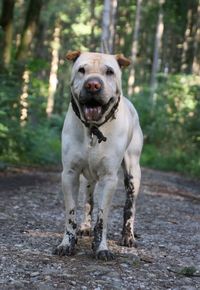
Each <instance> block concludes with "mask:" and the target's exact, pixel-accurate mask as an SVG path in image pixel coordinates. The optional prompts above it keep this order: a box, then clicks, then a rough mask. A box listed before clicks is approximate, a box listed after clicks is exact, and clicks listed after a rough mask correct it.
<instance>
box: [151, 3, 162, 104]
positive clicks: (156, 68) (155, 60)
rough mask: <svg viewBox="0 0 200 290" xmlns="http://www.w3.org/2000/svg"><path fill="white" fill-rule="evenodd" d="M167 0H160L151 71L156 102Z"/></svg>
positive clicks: (153, 96)
mask: <svg viewBox="0 0 200 290" xmlns="http://www.w3.org/2000/svg"><path fill="white" fill-rule="evenodd" d="M164 2H165V0H159V11H158V22H157V28H156V36H155V43H154V54H153V64H152V71H151V83H150V89H151V99H152V102H153V103H155V102H156V97H155V91H156V88H157V73H158V71H159V55H160V51H161V46H162V36H163V32H164V22H163V4H164Z"/></svg>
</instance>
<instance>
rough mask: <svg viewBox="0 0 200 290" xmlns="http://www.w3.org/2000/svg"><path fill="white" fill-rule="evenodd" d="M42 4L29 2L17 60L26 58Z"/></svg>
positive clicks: (33, 0)
mask: <svg viewBox="0 0 200 290" xmlns="http://www.w3.org/2000/svg"><path fill="white" fill-rule="evenodd" d="M42 4H43V0H29V5H28V9H27V13H26V19H25V23H24V29H23V32H22V36H21V42H20V45H19V48H18V51H17V55H16V58H17V60H25V59H26V58H27V56H28V51H29V46H30V44H31V42H32V40H33V37H34V35H35V32H36V29H37V26H38V22H39V16H40V11H41V8H42Z"/></svg>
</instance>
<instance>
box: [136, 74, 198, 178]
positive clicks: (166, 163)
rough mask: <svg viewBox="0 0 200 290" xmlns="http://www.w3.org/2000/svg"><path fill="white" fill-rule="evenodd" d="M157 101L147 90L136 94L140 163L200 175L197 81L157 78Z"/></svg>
mask: <svg viewBox="0 0 200 290" xmlns="http://www.w3.org/2000/svg"><path fill="white" fill-rule="evenodd" d="M156 94H157V102H156V104H155V105H152V104H151V102H150V99H149V91H148V90H147V89H146V90H145V89H144V90H143V91H142V92H141V93H139V94H138V95H136V97H135V99H134V103H135V106H136V108H137V109H138V111H139V116H140V120H141V125H142V129H143V131H144V135H145V145H144V150H143V155H142V163H143V164H144V165H146V166H151V167H154V168H159V169H164V170H173V171H179V172H183V173H188V174H190V175H195V176H199V174H200V78H199V77H195V76H187V75H170V76H168V77H164V76H162V75H161V76H160V78H159V86H158V89H157V92H156Z"/></svg>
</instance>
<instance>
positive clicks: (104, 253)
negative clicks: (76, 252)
mask: <svg viewBox="0 0 200 290" xmlns="http://www.w3.org/2000/svg"><path fill="white" fill-rule="evenodd" d="M95 257H96V259H98V260H102V261H111V260H114V259H115V255H114V254H113V253H112V252H110V251H108V250H101V251H99V252H97V253H96V255H95Z"/></svg>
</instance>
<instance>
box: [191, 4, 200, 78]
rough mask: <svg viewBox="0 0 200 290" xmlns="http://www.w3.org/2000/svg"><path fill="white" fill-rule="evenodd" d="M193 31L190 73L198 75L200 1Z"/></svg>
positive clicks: (199, 59) (199, 66) (199, 70)
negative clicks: (192, 53) (192, 54)
mask: <svg viewBox="0 0 200 290" xmlns="http://www.w3.org/2000/svg"><path fill="white" fill-rule="evenodd" d="M195 30H196V31H195V38H194V58H193V62H192V72H193V73H194V74H197V75H200V0H198V6H197V15H196V29H195Z"/></svg>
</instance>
